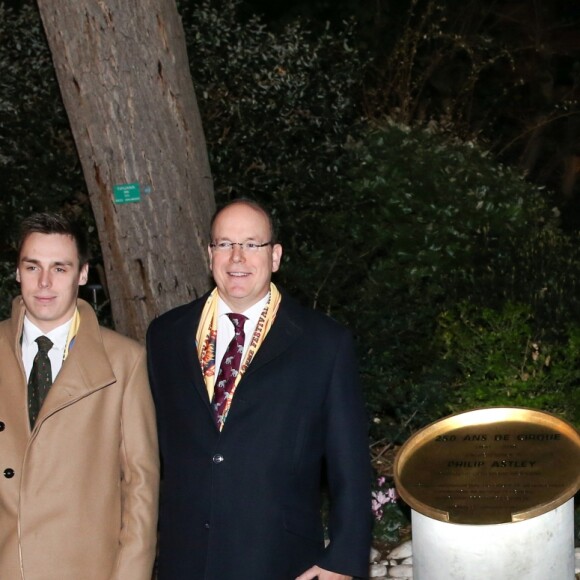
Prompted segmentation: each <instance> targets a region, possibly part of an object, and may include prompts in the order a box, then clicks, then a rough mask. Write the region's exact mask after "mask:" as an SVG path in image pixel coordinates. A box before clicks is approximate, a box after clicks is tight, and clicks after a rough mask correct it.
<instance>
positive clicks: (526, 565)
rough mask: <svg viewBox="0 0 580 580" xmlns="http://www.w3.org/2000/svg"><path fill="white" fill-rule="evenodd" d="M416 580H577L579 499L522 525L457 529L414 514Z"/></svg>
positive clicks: (458, 525)
mask: <svg viewBox="0 0 580 580" xmlns="http://www.w3.org/2000/svg"><path fill="white" fill-rule="evenodd" d="M412 529H413V580H574V500H573V499H570V500H568V501H567V502H566V503H565V504H563V505H561V506H559V507H557V508H556V509H554V510H552V511H550V512H548V513H545V514H543V515H540V516H536V517H534V518H531V519H529V520H525V521H521V522H512V523H507V524H493V525H466V524H452V523H449V522H442V521H439V520H435V519H433V518H430V517H428V516H425V515H423V514H420V513H418V512H416V511H415V510H413V512H412Z"/></svg>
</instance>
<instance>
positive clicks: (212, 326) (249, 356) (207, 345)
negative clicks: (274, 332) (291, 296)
mask: <svg viewBox="0 0 580 580" xmlns="http://www.w3.org/2000/svg"><path fill="white" fill-rule="evenodd" d="M218 297H219V296H218V291H217V288H215V289H214V290H213V292H212V293H211V294H210V295H209V297H208V299H207V302H206V303H205V306H204V307H203V311H202V313H201V318H200V319H199V325H198V327H197V333H196V336H195V340H196V344H197V356H198V358H199V363H200V365H201V370H202V373H203V378H204V381H205V386H206V389H207V392H208V395H209V400H210V401H211V400H212V397H213V391H214V383H215V372H216V368H215V346H216V336H217V310H218V308H217V307H218ZM280 300H281V296H280V292H279V291H278V289H277V288H276V286H275V285H274V284H273V283H270V299H269V300H268V302H267V303H266V306H265V307H264V310H262V313H261V314H260V318H259V319H258V324H256V330H255V331H254V334H253V335H252V339H251V341H250V346H249V347H248V350H247V352H246V355H245V357H244V359H243V360H242V364H241V367H240V372H239V373H238V376H237V377H236V382H235V385H234V388H233V390H232V398H233V395H234V393H235V391H236V388H237V386H238V384H239V382H240V380H241V378H242V376H243V375H244V372H245V371H246V369H247V368H248V366H250V363H251V362H252V360H253V358H254V356H255V354H256V352H257V351H258V349H259V348H260V345H261V344H262V342H263V341H264V338H266V335H267V334H268V331H269V330H270V328H271V326H272V323H273V322H274V319H275V318H276V313H277V312H278V307H279V306H280ZM240 314H241V313H240ZM232 398H230V399H229V400H228V403H227V406H226V409H225V410H224V421H225V419H226V417H227V414H228V411H229V407H230V405H231V401H232Z"/></svg>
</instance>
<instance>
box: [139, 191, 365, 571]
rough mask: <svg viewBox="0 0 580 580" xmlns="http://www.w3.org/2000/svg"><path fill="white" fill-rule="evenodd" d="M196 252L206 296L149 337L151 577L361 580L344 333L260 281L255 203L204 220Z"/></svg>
mask: <svg viewBox="0 0 580 580" xmlns="http://www.w3.org/2000/svg"><path fill="white" fill-rule="evenodd" d="M208 251H209V259H210V267H211V272H212V275H213V278H214V280H215V283H216V288H215V289H214V290H213V291H212V292H211V293H209V294H208V295H206V296H204V297H202V298H200V299H198V300H195V301H194V302H192V303H190V304H186V305H184V306H180V307H178V308H176V309H174V310H171V311H170V312H167V313H166V314H164V315H162V316H161V317H159V318H158V319H156V320H155V321H153V322H152V324H151V326H150V328H149V331H148V335H147V348H148V361H149V375H150V382H151V388H152V390H153V395H154V399H155V403H156V407H157V418H158V419H157V420H158V428H159V442H160V447H161V457H162V462H163V481H162V492H161V504H160V540H159V542H160V543H159V559H158V578H159V580H202V579H205V580H294V579H298V580H310V579H313V578H318V579H319V580H347V579H349V578H352V577H353V576H356V577H366V576H367V575H368V556H369V550H370V540H371V510H370V461H369V453H368V440H367V418H366V413H365V410H364V404H363V400H362V396H361V392H360V387H359V382H358V374H357V366H356V361H355V356H354V349H353V344H352V339H351V336H350V333H349V332H348V331H347V330H346V329H344V328H343V327H341V326H340V325H339V324H337V323H336V322H335V321H333V320H332V319H330V318H329V317H327V316H325V315H323V314H321V313H319V312H316V311H313V310H310V309H306V308H303V307H301V306H300V305H298V304H297V303H296V302H295V301H294V300H293V299H292V298H290V297H289V296H288V295H286V294H285V293H281V292H279V291H278V289H277V288H276V286H275V285H274V284H273V283H272V282H271V276H272V273H273V272H275V271H276V270H278V268H279V265H280V260H281V257H282V247H281V246H280V244H278V243H276V240H275V239H274V228H273V226H272V219H271V217H270V215H269V214H268V213H267V212H266V211H265V210H264V208H262V207H261V206H260V205H258V204H256V203H255V202H253V201H250V200H243V199H240V200H236V201H233V202H231V203H230V204H228V205H227V206H225V207H224V208H222V209H221V210H219V211H218V212H217V213H216V215H215V216H214V218H213V220H212V224H211V243H210V244H209V248H208ZM232 313H235V314H232ZM240 314H241V315H243V316H242V317H241V318H240V316H239V315H240ZM240 330H241V333H240ZM230 341H231V342H232V344H230ZM240 341H241V342H240ZM234 343H235V344H234ZM232 346H233V347H234V350H233V351H232V350H231V349H232ZM236 349H237V351H238V353H239V354H238V355H237V356H238V357H240V356H241V357H242V358H241V362H239V367H237V365H235V363H236V362H237V361H236V355H235V354H234V355H232V353H233V352H235V350H236ZM226 359H227V360H226ZM232 361H233V363H234V365H235V366H236V368H235V369H229V371H228V370H226V371H224V372H225V373H226V374H227V380H226V379H224V376H225V375H222V374H221V373H222V371H223V370H224V365H226V363H227V364H229V365H231V364H232ZM218 369H219V370H218ZM222 379H223V380H222ZM324 489H327V490H328V497H329V505H328V509H327V510H322V507H323V506H322V497H323V495H324V492H323V490H324ZM323 511H326V512H327V514H328V519H327V522H326V525H327V535H328V538H327V540H328V541H327V542H326V545H325V539H324V530H323V521H322V515H321V514H322V512H323Z"/></svg>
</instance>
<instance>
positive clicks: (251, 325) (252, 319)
mask: <svg viewBox="0 0 580 580" xmlns="http://www.w3.org/2000/svg"><path fill="white" fill-rule="evenodd" d="M269 299H270V293H269V292H268V294H266V296H264V298H262V300H260V301H259V302H256V304H254V305H253V306H251V307H250V308H248V310H246V311H244V312H238V313H237V314H243V315H244V316H247V318H248V320H246V321H245V322H244V333H245V340H244V352H243V354H242V362H243V360H244V357H245V356H246V352H247V351H248V348H249V346H250V342H251V341H252V336H253V335H254V331H255V330H256V326H257V324H258V320H259V319H260V314H262V310H264V307H265V306H266V304H267V302H268V300H269ZM230 312H233V310H232V309H231V308H230V307H229V306H228V305H227V304H226V303H225V302H224V301H223V300H222V299H221V298H218V322H217V336H216V344H215V368H216V373H215V376H217V369H219V368H220V365H221V364H222V358H224V354H225V352H226V350H227V348H228V345H229V344H230V342H231V340H232V338H234V334H235V329H234V324H233V322H232V321H231V320H230V319H229V317H228V316H227V315H228V314H229V313H230Z"/></svg>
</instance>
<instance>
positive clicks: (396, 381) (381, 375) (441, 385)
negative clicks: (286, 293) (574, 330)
mask: <svg viewBox="0 0 580 580" xmlns="http://www.w3.org/2000/svg"><path fill="white" fill-rule="evenodd" d="M336 165H337V167H340V168H342V169H343V170H345V171H346V168H350V169H349V170H348V174H349V178H348V180H345V179H338V178H336V181H335V187H334V188H333V194H332V195H327V196H325V197H324V198H320V199H318V200H316V202H315V201H314V200H313V201H312V204H311V205H310V207H309V209H310V212H308V213H307V214H302V215H300V216H298V215H297V216H295V218H294V221H293V223H294V224H298V223H299V224H300V232H301V234H300V236H301V237H300V239H297V238H296V237H295V238H294V240H293V241H296V243H295V244H294V245H291V247H290V250H289V251H290V252H292V257H291V260H292V265H291V266H292V274H291V276H292V277H291V278H290V277H289V276H287V277H285V281H286V282H288V283H289V284H290V285H291V286H292V287H293V288H296V289H297V291H299V292H302V293H303V295H304V296H311V297H312V296H314V297H315V300H316V305H317V306H318V307H319V308H322V309H323V310H325V311H327V312H329V313H331V314H332V315H334V316H335V317H336V318H338V319H340V320H342V321H343V322H345V323H347V324H348V325H349V326H350V327H351V328H352V329H353V331H354V332H355V334H356V336H357V338H358V341H359V347H360V355H361V367H362V371H363V376H364V383H365V387H366V389H367V401H368V404H369V408H370V411H371V413H372V415H373V428H374V429H373V435H374V436H375V437H386V438H388V439H389V440H402V439H404V438H405V437H406V436H407V435H408V434H409V433H410V432H411V431H412V430H414V429H416V428H417V427H419V426H422V425H424V424H426V423H427V422H429V421H432V420H435V419H437V418H439V417H441V416H442V415H443V414H445V413H446V412H448V411H449V406H448V403H449V399H450V397H451V391H450V389H448V388H446V386H447V385H451V384H453V382H454V381H455V380H456V378H457V361H456V360H455V358H453V357H451V356H446V357H444V356H441V355H440V351H439V345H438V344H437V338H436V337H437V331H438V324H440V320H441V319H440V315H441V313H442V312H445V311H447V310H448V309H450V308H452V307H453V306H454V305H456V304H457V303H460V302H464V301H468V302H469V303H470V304H472V305H473V307H474V308H476V309H477V308H480V309H481V308H501V307H502V305H503V304H505V303H506V302H508V301H514V302H521V303H523V304H527V305H528V306H529V307H530V309H531V310H532V312H533V313H534V316H535V320H536V324H537V329H536V331H537V332H540V330H541V331H542V332H546V333H549V334H550V335H553V336H554V337H556V338H557V337H558V336H559V334H558V333H559V332H560V330H563V328H564V327H563V323H564V322H565V321H567V320H568V318H569V317H570V316H574V315H576V314H578V307H579V305H578V301H577V298H576V297H577V292H575V285H576V282H575V280H576V279H577V276H575V275H574V273H575V272H577V268H578V263H579V262H578V253H577V250H576V248H577V244H576V243H574V240H570V239H568V238H566V237H565V236H564V235H562V233H561V232H560V231H559V229H558V223H557V216H556V212H554V211H553V210H552V209H550V208H549V207H547V206H546V204H545V202H544V200H543V196H542V191H541V190H540V189H539V188H537V187H534V186H532V185H530V184H529V183H528V182H527V181H525V180H524V179H523V177H522V176H521V175H520V174H519V173H518V172H516V171H514V170H510V169H508V168H506V167H503V166H501V165H498V164H496V163H495V162H494V161H493V160H492V159H491V158H490V157H489V156H488V155H486V154H485V152H483V151H481V150H480V149H479V148H478V147H477V146H475V145H474V144H472V143H461V142H456V141H453V140H450V138H449V136H446V135H443V134H441V133H438V132H437V131H434V130H424V129H420V128H414V129H410V128H408V127H406V126H400V125H396V124H390V125H387V126H385V127H383V128H380V129H376V130H373V131H371V132H369V133H368V134H367V135H365V137H364V138H362V139H361V140H360V141H359V142H357V143H353V144H350V145H349V147H348V148H347V150H346V151H345V153H344V155H343V156H342V157H341V158H340V159H338V160H337V162H336ZM302 203H304V200H303V199H302ZM519 362H520V361H519V355H518V363H519ZM562 380H565V379H562Z"/></svg>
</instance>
